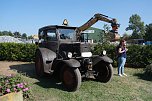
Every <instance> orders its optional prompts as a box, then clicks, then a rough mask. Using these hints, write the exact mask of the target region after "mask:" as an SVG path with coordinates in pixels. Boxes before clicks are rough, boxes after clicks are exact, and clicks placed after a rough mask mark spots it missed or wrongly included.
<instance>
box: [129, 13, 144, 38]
mask: <svg viewBox="0 0 152 101" xmlns="http://www.w3.org/2000/svg"><path fill="white" fill-rule="evenodd" d="M128 30H132V31H133V33H132V36H131V38H133V39H137V38H143V37H144V36H145V35H144V34H145V28H144V22H142V21H141V17H140V16H139V15H137V14H134V15H132V16H131V17H130V18H129V26H128V27H127V28H126V31H128Z"/></svg>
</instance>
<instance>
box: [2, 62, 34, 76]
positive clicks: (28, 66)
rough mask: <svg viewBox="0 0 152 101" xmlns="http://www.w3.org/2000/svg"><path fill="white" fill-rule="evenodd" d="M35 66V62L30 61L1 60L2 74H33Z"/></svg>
mask: <svg viewBox="0 0 152 101" xmlns="http://www.w3.org/2000/svg"><path fill="white" fill-rule="evenodd" d="M34 68H35V66H34V63H30V62H16V61H0V75H10V74H16V73H17V72H18V73H25V74H27V73H28V74H27V75H33V74H34Z"/></svg>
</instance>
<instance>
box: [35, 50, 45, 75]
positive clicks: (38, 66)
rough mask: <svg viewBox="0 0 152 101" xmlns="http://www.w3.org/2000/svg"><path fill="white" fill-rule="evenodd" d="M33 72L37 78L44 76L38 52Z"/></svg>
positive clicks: (40, 55)
mask: <svg viewBox="0 0 152 101" xmlns="http://www.w3.org/2000/svg"><path fill="white" fill-rule="evenodd" d="M35 71H36V75H37V77H42V76H44V65H43V59H42V54H41V52H40V51H36V59H35Z"/></svg>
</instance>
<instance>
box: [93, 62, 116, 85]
mask: <svg viewBox="0 0 152 101" xmlns="http://www.w3.org/2000/svg"><path fill="white" fill-rule="evenodd" d="M96 72H97V75H96V76H95V77H96V78H97V80H98V81H100V82H104V83H106V82H108V81H110V80H111V78H112V76H113V67H112V65H111V64H108V63H100V65H98V67H97V70H96Z"/></svg>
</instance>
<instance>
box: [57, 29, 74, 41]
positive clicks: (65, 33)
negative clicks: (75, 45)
mask: <svg viewBox="0 0 152 101" xmlns="http://www.w3.org/2000/svg"><path fill="white" fill-rule="evenodd" d="M58 31H59V34H60V39H63V40H71V41H76V32H75V30H74V29H59V30H58Z"/></svg>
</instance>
